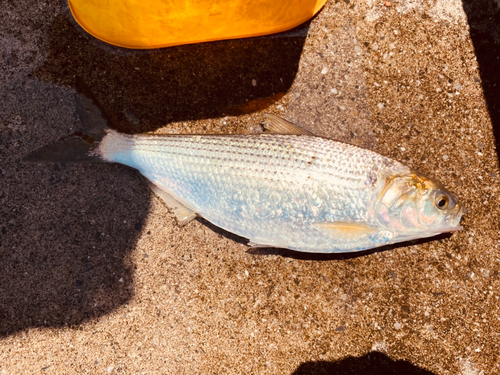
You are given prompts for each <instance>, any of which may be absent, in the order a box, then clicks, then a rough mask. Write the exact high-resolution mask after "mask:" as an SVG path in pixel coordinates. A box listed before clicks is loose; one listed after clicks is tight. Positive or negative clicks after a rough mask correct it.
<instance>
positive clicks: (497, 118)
mask: <svg viewBox="0 0 500 375" xmlns="http://www.w3.org/2000/svg"><path fill="white" fill-rule="evenodd" d="M462 4H463V8H464V11H465V14H466V15H467V21H468V23H469V30H470V37H471V40H472V43H473V45H474V53H475V55H476V58H477V63H478V66H479V75H480V77H481V83H482V88H483V92H484V98H485V100H486V105H487V108H488V112H489V115H490V119H491V123H492V125H493V133H494V136H495V143H496V152H497V158H498V159H499V160H500V101H499V98H500V75H499V74H498V72H499V71H500V7H499V5H498V2H497V1H495V0H462ZM474 80H475V81H476V82H477V83H479V77H475V78H474ZM478 147H479V148H480V149H482V148H483V147H485V146H484V145H483V146H481V144H479V145H478Z"/></svg>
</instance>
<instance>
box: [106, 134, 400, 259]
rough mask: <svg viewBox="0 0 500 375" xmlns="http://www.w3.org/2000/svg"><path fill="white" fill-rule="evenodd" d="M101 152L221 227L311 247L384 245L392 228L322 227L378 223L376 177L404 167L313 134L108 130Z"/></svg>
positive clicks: (267, 242) (278, 243)
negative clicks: (334, 231) (348, 230)
mask: <svg viewBox="0 0 500 375" xmlns="http://www.w3.org/2000/svg"><path fill="white" fill-rule="evenodd" d="M98 152H99V154H100V155H101V157H102V158H104V159H105V160H107V161H112V162H117V163H121V164H125V165H128V166H130V167H133V168H135V169H137V170H139V172H140V173H141V174H143V175H144V176H145V177H146V178H148V179H149V180H150V181H151V182H152V183H154V184H156V185H157V186H158V187H160V188H161V189H163V190H165V191H166V192H168V193H170V194H171V195H172V196H173V197H175V198H176V199H178V200H179V201H180V202H181V203H182V204H184V205H185V206H186V207H188V208H190V209H192V210H193V211H194V212H196V213H197V214H199V215H200V216H202V217H203V218H205V219H206V220H208V221H210V222H212V223H213V224H215V225H217V226H219V227H221V228H223V229H225V230H227V231H229V232H232V233H235V234H237V235H240V236H242V237H245V238H248V239H249V240H250V241H252V242H253V243H256V244H259V245H262V246H273V247H283V248H289V249H294V250H300V251H308V252H343V251H356V250H363V249H366V248H371V247H375V246H380V245H383V244H384V243H386V242H387V241H388V239H387V238H386V237H385V236H384V235H383V233H378V232H377V233H373V234H370V235H367V236H363V237H362V238H359V239H355V240H354V239H349V238H335V237H332V236H331V235H329V234H328V233H325V232H324V231H321V230H319V229H318V228H317V226H315V225H314V224H316V223H325V222H327V223H328V222H356V223H366V224H368V225H375V223H374V222H373V217H372V216H373V215H372V214H371V213H370V209H371V204H372V202H373V201H374V199H375V197H376V196H377V195H378V193H379V192H380V191H381V189H382V187H381V182H380V181H377V176H379V175H380V173H382V172H384V168H385V169H388V168H389V169H390V168H392V169H395V168H396V169H397V168H399V163H397V162H394V161H392V160H390V159H388V158H386V157H383V156H381V155H379V154H376V153H374V152H371V151H369V150H364V149H361V148H358V147H355V146H351V145H347V144H344V143H340V142H335V141H332V140H329V139H324V138H320V137H313V136H294V135H275V134H261V135H239V136H230V135H226V136H216V135H214V136H205V135H204V136H193V135H176V136H154V135H134V136H130V135H124V134H120V133H117V132H114V131H112V132H110V133H108V134H107V135H106V136H105V138H104V139H103V141H102V142H101V145H100V146H99V150H98Z"/></svg>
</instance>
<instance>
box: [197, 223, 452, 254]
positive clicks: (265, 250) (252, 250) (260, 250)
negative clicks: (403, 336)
mask: <svg viewBox="0 0 500 375" xmlns="http://www.w3.org/2000/svg"><path fill="white" fill-rule="evenodd" d="M197 220H198V221H199V222H200V223H202V224H203V225H205V226H206V227H207V228H209V229H211V230H212V231H213V232H215V233H217V234H218V235H219V236H223V237H226V238H228V239H230V240H232V241H234V242H237V243H240V244H242V245H248V242H249V240H248V239H246V238H244V237H240V236H238V235H236V234H234V233H231V232H228V231H226V230H224V229H222V228H220V227H218V226H216V225H214V224H212V223H211V222H209V221H207V220H206V219H203V218H201V217H198V218H197ZM451 236H452V233H441V234H439V235H437V236H434V237H428V238H420V239H418V240H412V241H405V242H399V243H396V244H391V245H386V246H380V247H376V248H374V249H369V250H363V251H356V252H343V253H307V252H303V251H296V250H290V249H282V248H276V247H265V246H263V247H249V249H248V250H247V251H246V252H247V254H250V255H254V256H270V255H278V256H282V257H284V258H293V259H297V260H314V261H331V260H348V259H354V258H359V257H363V256H367V255H371V254H375V253H383V252H386V251H389V250H394V249H397V248H401V247H405V246H414V245H420V244H424V243H426V242H429V241H439V240H444V239H448V238H450V237H451Z"/></svg>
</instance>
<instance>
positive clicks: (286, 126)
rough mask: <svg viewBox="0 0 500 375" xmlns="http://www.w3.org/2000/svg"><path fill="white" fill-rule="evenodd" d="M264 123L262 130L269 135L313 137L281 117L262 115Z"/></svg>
mask: <svg viewBox="0 0 500 375" xmlns="http://www.w3.org/2000/svg"><path fill="white" fill-rule="evenodd" d="M264 117H265V118H266V122H265V123H264V129H265V130H267V131H268V132H270V133H275V134H291V135H313V134H312V133H311V132H310V131H308V130H305V129H302V128H300V127H298V126H297V125H295V124H292V123H291V122H290V121H287V120H285V119H283V118H281V117H278V116H275V115H272V114H270V113H264Z"/></svg>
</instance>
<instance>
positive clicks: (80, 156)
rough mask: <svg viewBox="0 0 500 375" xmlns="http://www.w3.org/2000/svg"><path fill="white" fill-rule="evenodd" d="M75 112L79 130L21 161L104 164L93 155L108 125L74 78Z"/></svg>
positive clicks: (85, 90)
mask: <svg viewBox="0 0 500 375" xmlns="http://www.w3.org/2000/svg"><path fill="white" fill-rule="evenodd" d="M76 88H77V94H76V95H75V101H76V111H77V114H78V117H79V118H80V121H81V124H82V129H81V130H80V131H77V132H75V133H73V134H70V135H68V136H66V137H63V138H61V139H59V140H57V141H55V142H52V143H50V144H48V145H46V146H44V147H42V148H39V149H38V150H36V151H34V152H32V153H31V154H29V155H28V156H26V157H25V158H24V161H26V162H31V163H88V162H90V163H96V162H103V160H102V159H101V158H100V157H99V156H97V155H93V154H92V150H93V149H94V148H95V147H96V146H97V145H98V144H99V142H100V141H101V140H102V138H103V137H104V135H105V134H106V129H107V128H108V125H109V124H110V122H109V120H108V119H107V118H106V116H105V115H104V111H102V110H101V109H100V108H99V105H98V102H97V100H96V98H95V97H94V95H93V94H92V92H91V91H90V89H89V88H88V86H87V85H86V84H85V82H83V80H82V79H81V78H80V77H76Z"/></svg>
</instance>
